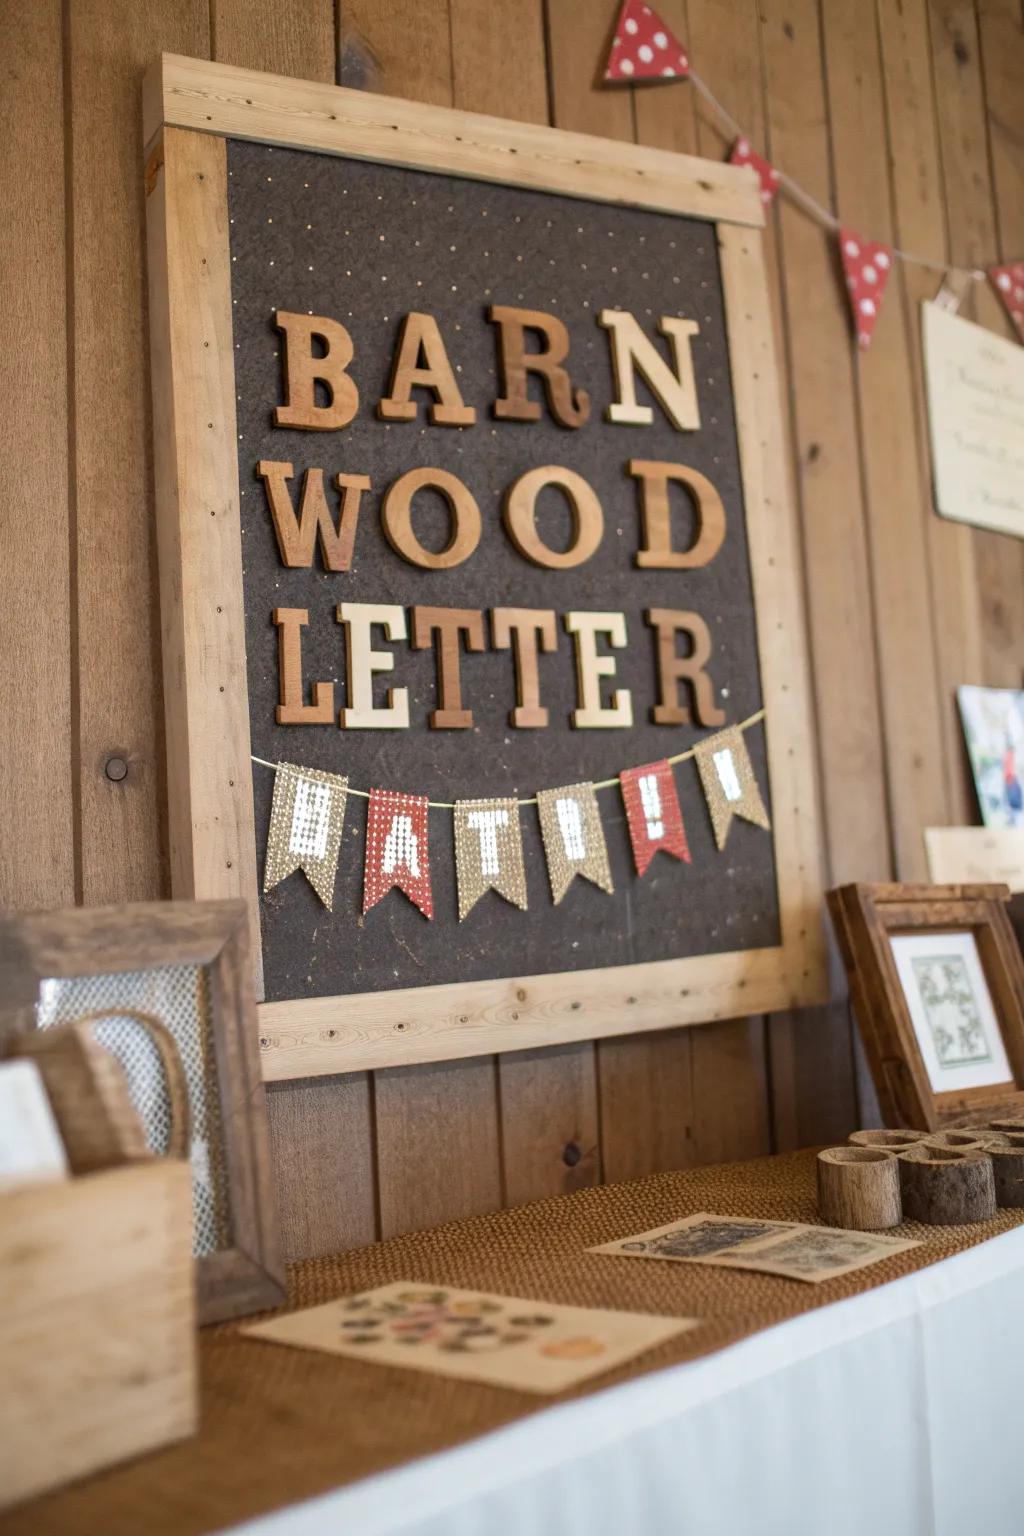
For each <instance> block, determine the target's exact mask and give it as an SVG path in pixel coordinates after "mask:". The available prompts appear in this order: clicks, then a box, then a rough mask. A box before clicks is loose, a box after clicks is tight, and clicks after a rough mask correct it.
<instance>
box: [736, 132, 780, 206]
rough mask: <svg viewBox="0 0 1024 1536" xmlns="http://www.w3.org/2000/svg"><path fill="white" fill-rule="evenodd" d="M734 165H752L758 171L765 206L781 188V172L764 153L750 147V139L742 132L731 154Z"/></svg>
mask: <svg viewBox="0 0 1024 1536" xmlns="http://www.w3.org/2000/svg"><path fill="white" fill-rule="evenodd" d="M729 159H730V160H731V162H732V164H733V165H752V166H753V167H754V170H755V171H756V172H757V178H758V180H759V181H760V183H761V201H762V203H764V205H765V207H767V206H768V204H769V203H770V202H771V200H772V198H773V197H774V196H775V194H776V192H777V191H778V190H779V173H778V171H777V170H776V169H775V167H774V165H770V164H769V163H768V161H767V160H766V159H765V158H764V156H763V155H759V154H757V153H756V152H755V151H754V150H752V149H751V147H750V140H749V139H745V138H744V137H743V135H742V134H741V135H740V137H739V138H738V139H737V140H736V142H735V144H734V145H733V147H732V153H731V154H730V156H729Z"/></svg>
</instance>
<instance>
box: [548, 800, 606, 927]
mask: <svg viewBox="0 0 1024 1536" xmlns="http://www.w3.org/2000/svg"><path fill="white" fill-rule="evenodd" d="M537 810H538V812H539V814H540V831H541V836H542V838H543V839H544V852H545V854H546V855H547V861H548V876H549V878H550V880H551V899H552V901H553V902H554V903H555V905H556V906H557V905H558V903H559V902H560V901H561V899H562V897H563V896H564V895H565V893H566V891H567V890H568V889H569V887H570V885H571V884H572V882H573V879H574V878H575V876H576V875H584V876H585V877H586V879H588V880H592V881H593V883H594V884H595V885H597V886H600V888H601V890H602V891H607V892H608V893H609V894H611V892H612V891H613V890H614V889H615V887H614V885H613V884H612V872H611V870H610V869H609V867H608V850H607V848H606V847H605V841H604V830H603V828H602V826H601V817H600V815H599V814H598V809H597V799H596V797H595V795H594V786H593V785H592V784H568V785H566V786H565V787H564V788H562V789H542V790H539V791H538V794H537Z"/></svg>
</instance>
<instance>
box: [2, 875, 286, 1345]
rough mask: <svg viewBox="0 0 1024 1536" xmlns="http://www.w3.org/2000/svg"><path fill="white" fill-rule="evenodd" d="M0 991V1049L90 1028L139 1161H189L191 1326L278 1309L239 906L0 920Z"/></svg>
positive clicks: (279, 1270) (124, 909) (123, 909)
mask: <svg viewBox="0 0 1024 1536" xmlns="http://www.w3.org/2000/svg"><path fill="white" fill-rule="evenodd" d="M0 989H2V991H0V996H2V998H3V1002H2V1005H0V1037H3V1036H9V1035H10V1034H11V1033H14V1032H18V1031H23V1030H26V1029H47V1028H49V1027H51V1026H53V1025H60V1024H68V1023H71V1022H73V1021H78V1022H79V1023H85V1024H88V1026H89V1027H90V1029H91V1032H92V1034H93V1036H94V1038H95V1039H96V1040H97V1041H98V1042H99V1043H100V1044H101V1045H103V1046H104V1047H106V1049H107V1050H109V1051H110V1053H111V1054H112V1055H113V1056H114V1057H115V1058H116V1059H117V1060H118V1061H119V1062H120V1064H121V1066H122V1068H123V1069H124V1073H125V1077H126V1079H127V1083H128V1091H129V1095H130V1097H131V1100H132V1103H133V1105H134V1108H135V1110H136V1112H137V1113H138V1116H139V1119H140V1120H141V1122H142V1127H143V1131H144V1134H145V1138H146V1146H147V1148H148V1151H149V1153H150V1154H152V1155H156V1156H168V1155H178V1154H181V1155H185V1156H187V1157H188V1160H189V1162H190V1165H191V1170H192V1216H193V1244H192V1247H193V1253H194V1255H195V1259H196V1279H197V1290H198V1297H197V1300H198V1317H199V1321H200V1323H212V1322H221V1321H223V1320H225V1319H227V1318H231V1317H239V1316H243V1315H245V1314H246V1313H248V1312H254V1311H258V1310H260V1309H262V1308H265V1307H271V1306H274V1305H276V1304H277V1303H278V1302H279V1301H281V1300H282V1299H283V1296H284V1270H283V1263H282V1260H281V1257H280V1251H279V1245H278V1238H277V1225H276V1213H275V1210H274V1195H273V1187H272V1184H271V1179H270V1161H269V1150H268V1139H267V1122H266V1107H265V1098H264V1090H263V1085H262V1080H261V1074H260V1063H259V1049H258V1044H257V1025H256V1004H255V997H254V994H253V985H252V965H251V960H250V952H249V921H248V910H247V908H246V905H245V903H244V902H243V901H240V900H227V901H206V902H152V903H139V904H137V905H131V906H118V907H93V908H73V909H69V910H66V911H57V912H30V913H23V914H17V915H15V914H10V915H5V916H0ZM182 1083H183V1084H184V1092H182ZM186 1100H187V1103H186V1102H185V1101H186Z"/></svg>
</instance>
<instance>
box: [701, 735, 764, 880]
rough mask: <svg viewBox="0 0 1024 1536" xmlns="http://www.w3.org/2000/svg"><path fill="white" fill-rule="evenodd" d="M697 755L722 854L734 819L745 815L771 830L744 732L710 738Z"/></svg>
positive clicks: (716, 839) (746, 819) (756, 823)
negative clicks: (744, 738)
mask: <svg viewBox="0 0 1024 1536" xmlns="http://www.w3.org/2000/svg"><path fill="white" fill-rule="evenodd" d="M693 755H694V757H695V758H696V761H697V768H698V771H699V773H700V781H701V784H702V785H703V786H704V798H705V800H706V801H707V803H708V810H709V811H710V813H711V825H712V826H713V827H714V829H715V842H716V843H717V845H718V848H719V851H721V849H723V848H724V847H725V840H726V838H727V837H728V835H729V828H730V826H731V825H732V819H733V817H734V816H742V817H743V819H744V821H752V822H753V823H754V825H755V826H757V827H763V828H764V830H765V831H766V832H770V831H771V822H770V821H769V820H768V812H767V811H766V810H765V808H764V801H763V800H762V799H761V791H760V790H759V789H758V787H757V780H756V779H755V778H754V770H753V767H752V766H751V762H750V757H749V755H748V753H747V747H746V743H745V741H744V740H743V732H742V731H741V730H739V729H738V728H737V727H736V726H730V727H729V729H728V730H725V731H719V732H718V734H717V735H716V736H709V737H708V739H707V740H706V741H702V742H699V743H698V744H697V746H695V747H694V749H693Z"/></svg>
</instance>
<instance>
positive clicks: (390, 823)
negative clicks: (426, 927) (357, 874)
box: [363, 789, 434, 918]
mask: <svg viewBox="0 0 1024 1536" xmlns="http://www.w3.org/2000/svg"><path fill="white" fill-rule="evenodd" d="M396 885H397V886H398V889H399V890H400V891H404V892H405V894H406V895H407V896H408V898H409V900H410V901H411V902H412V903H413V905H414V906H417V907H419V909H420V911H421V912H422V913H423V916H424V917H430V918H432V917H433V916H434V898H433V895H432V894H431V890H430V858H429V855H428V853H427V797H426V795H403V794H399V793H398V792H397V791H395V790H391V789H371V790H370V810H369V815H368V817H367V823H366V864H365V867H364V870H363V911H364V912H369V910H370V908H371V907H375V906H376V905H377V903H378V901H380V900H381V898H382V897H384V896H386V895H387V893H388V891H390V890H391V889H392V888H393V887H394V886H396Z"/></svg>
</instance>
